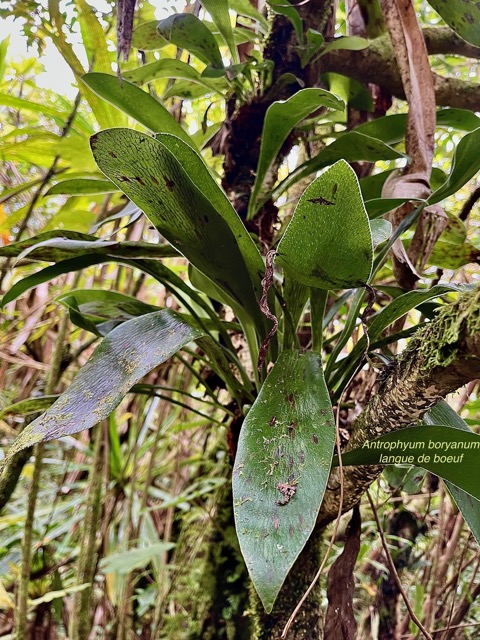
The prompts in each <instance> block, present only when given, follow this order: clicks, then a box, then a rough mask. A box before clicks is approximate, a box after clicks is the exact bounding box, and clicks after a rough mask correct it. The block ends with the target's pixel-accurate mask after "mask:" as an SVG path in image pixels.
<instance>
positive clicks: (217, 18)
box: [202, 0, 239, 64]
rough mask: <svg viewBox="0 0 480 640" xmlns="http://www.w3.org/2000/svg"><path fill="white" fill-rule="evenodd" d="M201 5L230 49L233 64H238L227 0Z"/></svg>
mask: <svg viewBox="0 0 480 640" xmlns="http://www.w3.org/2000/svg"><path fill="white" fill-rule="evenodd" d="M202 5H203V6H204V8H205V9H206V10H207V11H208V13H209V14H210V15H211V16H212V18H213V21H214V23H215V25H216V26H217V28H218V30H219V31H220V33H221V34H222V36H223V38H224V39H225V42H226V44H227V46H228V48H229V49H230V53H231V55H232V60H233V62H234V64H237V63H238V62H239V59H238V51H237V47H236V45H235V39H234V37H233V30H232V23H231V22H230V15H229V13H228V8H229V7H228V5H229V1H228V0H202Z"/></svg>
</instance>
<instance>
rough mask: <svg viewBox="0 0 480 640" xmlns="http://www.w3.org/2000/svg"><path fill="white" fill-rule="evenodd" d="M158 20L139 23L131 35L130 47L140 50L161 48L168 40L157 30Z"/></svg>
mask: <svg viewBox="0 0 480 640" xmlns="http://www.w3.org/2000/svg"><path fill="white" fill-rule="evenodd" d="M157 24H158V20H150V21H149V22H143V23H142V24H139V25H138V27H137V28H136V29H135V30H134V32H133V36H132V47H135V49H140V50H141V51H156V50H157V49H163V47H166V46H167V44H168V42H167V41H166V40H165V38H163V37H162V36H161V35H160V34H159V33H158V31H157Z"/></svg>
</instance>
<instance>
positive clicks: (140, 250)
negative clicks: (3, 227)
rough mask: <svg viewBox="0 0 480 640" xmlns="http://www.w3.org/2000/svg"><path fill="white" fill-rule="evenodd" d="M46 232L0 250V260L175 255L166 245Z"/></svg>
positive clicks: (48, 260) (160, 256)
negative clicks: (92, 255)
mask: <svg viewBox="0 0 480 640" xmlns="http://www.w3.org/2000/svg"><path fill="white" fill-rule="evenodd" d="M59 233H60V232H59V231H58V230H57V231H46V232H45V233H41V234H39V235H38V236H33V237H32V238H28V239H27V240H21V241H20V242H14V243H12V244H8V245H5V246H4V247H0V257H11V258H15V257H18V258H19V259H21V258H25V257H28V258H31V259H35V260H41V261H46V262H59V261H60V260H66V259H67V258H72V257H76V256H78V257H80V256H85V255H86V254H97V255H100V254H105V255H107V256H111V257H115V256H118V257H119V258H121V257H122V258H172V257H175V256H178V255H179V254H178V252H177V251H175V249H174V248H173V247H171V246H169V245H160V244H153V243H151V242H131V241H128V240H127V241H126V242H116V241H115V240H100V239H98V238H97V237H95V236H90V235H88V234H86V233H79V232H77V231H62V232H61V233H62V237H59V236H58V234H59Z"/></svg>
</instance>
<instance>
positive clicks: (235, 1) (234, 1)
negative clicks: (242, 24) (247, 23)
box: [228, 0, 269, 31]
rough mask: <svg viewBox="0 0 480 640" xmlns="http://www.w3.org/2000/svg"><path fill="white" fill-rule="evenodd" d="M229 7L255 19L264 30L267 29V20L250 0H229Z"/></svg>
mask: <svg viewBox="0 0 480 640" xmlns="http://www.w3.org/2000/svg"><path fill="white" fill-rule="evenodd" d="M228 4H229V6H230V9H232V10H233V11H235V12H236V13H238V14H239V15H241V16H246V17H247V18H251V19H252V20H256V22H258V24H259V25H260V26H261V27H262V29H263V30H264V31H268V28H269V26H268V22H267V20H266V19H265V18H264V17H263V16H262V14H261V13H260V12H259V11H258V10H257V9H256V8H255V7H254V6H253V5H252V3H251V2H250V0H229V3H228Z"/></svg>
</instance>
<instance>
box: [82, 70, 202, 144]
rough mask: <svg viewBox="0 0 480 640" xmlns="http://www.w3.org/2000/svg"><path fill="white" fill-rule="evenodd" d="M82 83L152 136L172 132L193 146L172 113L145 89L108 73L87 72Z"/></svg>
mask: <svg viewBox="0 0 480 640" xmlns="http://www.w3.org/2000/svg"><path fill="white" fill-rule="evenodd" d="M82 81H83V82H84V83H85V84H86V85H87V86H89V87H90V88H91V89H92V91H94V92H95V93H96V94H97V95H99V96H100V97H102V98H104V99H105V100H107V102H109V103H110V104H112V105H114V106H115V107H117V109H120V111H123V112H124V113H126V114H128V115H129V116H131V117H132V118H134V119H135V120H136V121H137V122H140V124H143V126H144V127H146V128H147V129H150V131H152V132H153V133H156V132H157V131H161V132H162V133H171V134H173V135H175V136H178V137H179V138H181V139H182V140H184V141H185V142H188V143H191V140H190V136H189V135H188V133H186V131H184V130H183V129H182V127H181V126H180V125H179V124H178V122H177V121H176V120H175V118H174V117H173V116H172V114H171V113H170V112H169V111H168V109H165V107H164V106H163V105H162V104H160V102H159V101H158V100H156V99H155V98H154V97H153V96H151V95H150V94H149V93H147V92H146V91H143V89H140V88H139V87H136V86H135V85H134V84H131V83H130V82H126V81H125V80H123V81H120V80H119V79H118V78H117V77H116V76H111V75H108V74H107V73H87V74H85V75H84V76H82Z"/></svg>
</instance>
